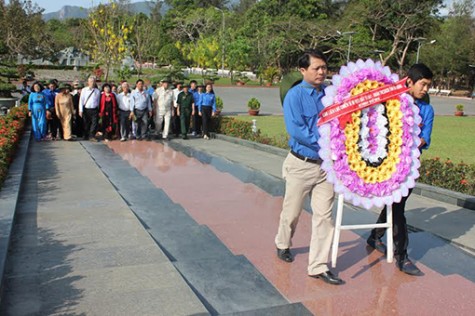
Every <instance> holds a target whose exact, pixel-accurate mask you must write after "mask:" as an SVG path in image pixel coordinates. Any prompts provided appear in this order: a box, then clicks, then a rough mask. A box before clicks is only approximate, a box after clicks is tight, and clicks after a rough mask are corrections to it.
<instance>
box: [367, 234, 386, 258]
mask: <svg viewBox="0 0 475 316" xmlns="http://www.w3.org/2000/svg"><path fill="white" fill-rule="evenodd" d="M366 243H367V244H368V246H370V247H371V248H374V249H376V250H377V251H379V252H381V253H382V254H386V251H387V249H386V245H385V244H383V242H382V241H381V239H379V238H374V237H372V236H369V237H368V239H367V240H366Z"/></svg>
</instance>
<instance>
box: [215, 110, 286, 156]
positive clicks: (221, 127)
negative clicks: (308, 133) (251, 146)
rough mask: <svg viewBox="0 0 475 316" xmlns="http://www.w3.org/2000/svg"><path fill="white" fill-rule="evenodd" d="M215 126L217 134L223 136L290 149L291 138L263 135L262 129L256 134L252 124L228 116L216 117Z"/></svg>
mask: <svg viewBox="0 0 475 316" xmlns="http://www.w3.org/2000/svg"><path fill="white" fill-rule="evenodd" d="M214 126H215V130H216V132H217V133H220V134H223V135H227V136H232V137H237V138H241V139H245V140H250V141H254V142H258V143H261V144H266V145H270V146H275V147H279V148H283V149H288V148H289V147H288V145H287V142H288V141H289V137H288V136H287V135H279V136H275V137H269V136H267V135H263V134H261V131H260V129H258V130H257V132H256V133H254V132H253V131H252V123H251V122H246V121H241V120H238V119H235V118H233V117H228V116H219V117H214Z"/></svg>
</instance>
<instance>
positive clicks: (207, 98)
mask: <svg viewBox="0 0 475 316" xmlns="http://www.w3.org/2000/svg"><path fill="white" fill-rule="evenodd" d="M204 106H211V107H212V108H213V111H216V97H215V95H214V93H208V92H205V93H203V94H201V98H200V101H199V103H198V109H199V111H200V112H201V108H202V107H204Z"/></svg>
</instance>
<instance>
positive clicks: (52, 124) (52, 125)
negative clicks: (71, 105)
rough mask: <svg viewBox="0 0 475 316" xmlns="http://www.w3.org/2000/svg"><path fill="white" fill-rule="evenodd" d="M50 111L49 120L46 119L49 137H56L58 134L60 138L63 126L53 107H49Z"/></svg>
mask: <svg viewBox="0 0 475 316" xmlns="http://www.w3.org/2000/svg"><path fill="white" fill-rule="evenodd" d="M50 111H51V120H48V125H49V131H50V132H51V137H52V138H57V137H58V136H59V138H60V139H62V138H63V126H62V125H61V122H60V121H59V118H58V117H57V116H56V111H55V110H54V108H51V109H50ZM58 129H59V135H58Z"/></svg>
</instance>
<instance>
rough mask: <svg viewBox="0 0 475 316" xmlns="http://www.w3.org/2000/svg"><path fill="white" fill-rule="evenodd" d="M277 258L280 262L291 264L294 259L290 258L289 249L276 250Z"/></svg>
mask: <svg viewBox="0 0 475 316" xmlns="http://www.w3.org/2000/svg"><path fill="white" fill-rule="evenodd" d="M277 257H279V259H280V260H283V261H285V262H292V261H294V258H293V257H292V254H291V253H290V249H289V248H287V249H279V248H277Z"/></svg>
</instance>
